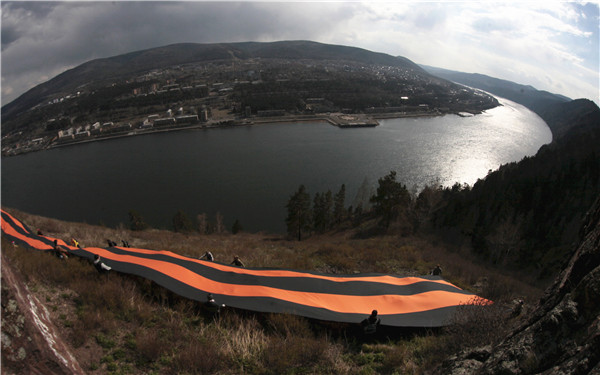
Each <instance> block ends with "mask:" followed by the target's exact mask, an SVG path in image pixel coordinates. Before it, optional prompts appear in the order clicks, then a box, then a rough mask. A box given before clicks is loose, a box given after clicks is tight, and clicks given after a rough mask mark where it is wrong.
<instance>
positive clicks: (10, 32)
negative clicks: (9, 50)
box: [2, 25, 19, 51]
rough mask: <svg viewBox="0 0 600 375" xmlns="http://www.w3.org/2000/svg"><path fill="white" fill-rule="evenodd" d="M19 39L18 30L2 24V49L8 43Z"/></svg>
mask: <svg viewBox="0 0 600 375" xmlns="http://www.w3.org/2000/svg"><path fill="white" fill-rule="evenodd" d="M18 39H19V32H18V31H17V29H16V28H14V27H13V26H10V25H6V26H5V25H2V51H4V48H6V47H7V46H8V45H9V44H11V43H12V42H14V41H16V40H18Z"/></svg>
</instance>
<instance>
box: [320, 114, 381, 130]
mask: <svg viewBox="0 0 600 375" xmlns="http://www.w3.org/2000/svg"><path fill="white" fill-rule="evenodd" d="M328 121H329V123H331V124H332V125H335V126H338V127H340V128H368V127H374V126H377V125H379V122H377V120H375V119H373V118H371V117H368V116H366V115H363V114H352V115H347V114H341V113H332V114H330V115H329V116H328Z"/></svg>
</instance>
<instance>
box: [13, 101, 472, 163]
mask: <svg viewBox="0 0 600 375" xmlns="http://www.w3.org/2000/svg"><path fill="white" fill-rule="evenodd" d="M471 113H472V114H473V115H476V114H480V113H481V111H477V112H475V113H473V112H471ZM449 114H454V115H457V116H460V114H459V113H455V112H440V111H439V110H433V111H426V112H418V113H415V112H408V113H407V112H389V113H372V114H348V115H346V114H342V113H327V114H316V115H288V116H276V117H254V118H250V119H249V118H245V119H233V118H231V119H228V118H224V119H221V120H210V121H208V122H206V123H197V124H191V125H181V126H169V127H164V128H151V129H133V130H130V131H126V132H120V133H112V134H108V135H104V136H103V135H99V136H94V137H89V138H87V139H80V140H73V141H63V142H59V143H50V144H48V145H46V146H42V147H40V148H37V149H28V150H23V151H22V152H16V153H14V154H3V155H2V157H10V156H17V155H23V154H27V153H30V152H37V151H44V150H51V149H55V148H61V147H68V146H74V145H81V144H86V143H92V142H101V141H107V140H111V139H118V138H126V137H134V136H140V135H147V134H160V133H168V132H173V131H182V130H202V129H218V128H228V127H240V126H255V125H263V124H275V123H289V122H304V121H307V122H326V123H328V124H330V125H332V126H337V127H339V128H340V129H351V128H363V127H377V126H379V122H378V121H377V120H385V119H394V118H419V117H438V116H445V115H449Z"/></svg>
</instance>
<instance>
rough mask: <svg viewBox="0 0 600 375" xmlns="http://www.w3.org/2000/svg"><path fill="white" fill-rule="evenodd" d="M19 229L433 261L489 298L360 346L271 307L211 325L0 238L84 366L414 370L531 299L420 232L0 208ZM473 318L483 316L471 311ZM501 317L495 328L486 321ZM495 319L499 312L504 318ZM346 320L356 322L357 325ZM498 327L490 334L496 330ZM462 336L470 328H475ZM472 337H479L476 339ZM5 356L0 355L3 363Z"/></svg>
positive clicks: (233, 249) (300, 264) (402, 268)
mask: <svg viewBox="0 0 600 375" xmlns="http://www.w3.org/2000/svg"><path fill="white" fill-rule="evenodd" d="M9 212H11V214H14V215H15V216H16V217H17V218H19V219H21V220H23V221H24V222H25V224H26V225H28V226H29V227H30V228H36V229H38V228H39V229H40V230H42V231H43V232H44V233H45V234H46V235H49V236H55V237H58V238H62V239H65V240H69V239H70V238H77V239H78V240H79V241H80V242H81V244H82V245H83V246H104V244H105V242H106V239H107V238H110V239H112V240H115V241H117V240H121V239H126V240H128V241H129V243H130V244H131V245H132V246H136V247H143V248H149V249H157V250H170V251H173V252H176V253H179V254H183V255H186V256H191V257H199V256H200V255H201V254H203V253H204V251H206V250H210V251H212V252H213V254H215V256H216V260H217V261H223V262H227V263H228V262H229V261H230V260H231V259H232V258H233V256H234V255H239V256H240V257H241V258H242V259H243V261H244V262H245V263H246V265H248V266H250V267H252V266H270V267H284V268H293V269H302V270H317V271H323V272H333V273H354V272H384V273H393V274H399V275H413V274H416V275H418V274H424V273H427V272H428V271H429V270H430V269H431V268H433V266H434V265H435V264H436V263H440V264H442V267H443V268H444V277H445V278H446V279H448V280H449V281H451V282H453V283H455V284H457V285H459V286H461V287H463V288H468V289H470V290H473V291H476V292H477V293H479V294H480V295H482V296H484V297H488V298H492V299H494V300H495V301H496V302H497V303H496V304H495V308H493V309H489V310H487V312H486V313H485V314H483V313H482V316H481V317H479V318H480V321H481V323H480V325H479V326H478V325H473V324H472V323H469V324H464V325H461V324H457V325H456V326H453V328H452V329H448V330H436V331H430V330H428V331H410V332H408V331H404V332H402V331H399V330H394V331H392V330H384V331H385V332H384V333H382V336H381V337H380V338H379V340H377V341H375V342H364V341H363V340H362V338H361V336H360V335H357V331H356V328H357V327H356V326H353V325H338V324H329V323H324V322H315V321H310V320H307V319H303V318H298V317H295V316H288V315H278V314H254V313H251V312H246V311H236V310H232V309H226V311H225V312H224V313H223V314H222V315H221V317H220V318H219V319H218V320H216V321H213V320H212V319H210V318H208V317H206V316H204V315H203V314H202V312H201V311H200V309H199V308H198V304H197V303H196V302H194V301H190V300H185V299H182V298H180V297H178V296H176V295H173V294H172V293H170V292H168V291H166V290H164V289H162V288H160V287H158V286H156V285H154V284H152V283H150V282H148V281H145V280H143V279H139V278H135V277H131V276H125V275H119V274H116V273H112V274H109V275H108V276H105V275H99V274H97V272H96V271H95V269H94V268H93V267H92V266H91V265H90V264H89V263H87V261H81V260H78V259H75V258H70V259H68V260H66V261H61V260H59V259H58V258H56V257H53V256H51V255H48V254H43V253H40V252H37V251H33V250H27V249H23V248H18V247H14V246H12V245H11V244H9V243H6V241H5V240H3V242H2V252H3V255H4V256H5V257H6V258H5V259H6V260H7V263H9V265H10V266H11V267H14V268H16V269H18V272H19V273H20V274H21V275H22V277H23V278H24V279H25V280H26V281H27V283H28V285H29V289H30V290H31V291H32V292H34V293H35V294H36V295H37V296H38V298H40V300H42V301H46V306H47V308H48V309H49V311H50V312H51V314H52V316H53V319H54V322H55V324H56V325H57V326H58V327H59V330H60V332H61V335H62V336H63V337H64V338H65V339H66V341H67V342H68V343H69V345H70V346H71V347H72V350H73V352H74V354H75V356H76V358H78V360H79V361H80V364H81V366H82V367H83V368H84V369H85V370H86V371H89V372H90V373H92V374H94V373H157V374H158V373H190V374H191V373H252V374H281V373H331V374H334V373H335V374H359V373H362V374H365V373H366V374H368V373H389V374H391V373H415V374H416V373H422V372H424V371H426V370H427V369H429V368H432V367H433V366H434V365H435V364H436V363H437V362H438V361H439V360H440V359H441V358H443V356H444V355H446V354H447V353H449V352H451V351H453V350H455V349H456V348H457V345H458V343H461V344H468V343H477V342H478V341H481V340H483V341H485V342H489V340H494V337H499V335H500V333H501V332H503V331H504V328H506V327H508V326H511V325H513V324H516V323H517V321H516V320H514V319H511V318H510V317H509V316H508V311H509V310H507V309H508V307H507V305H506V303H507V302H510V301H511V300H512V299H514V298H524V299H525V300H526V301H534V300H535V299H536V298H537V297H538V296H539V290H538V289H536V288H533V287H531V286H529V285H527V284H525V283H523V282H522V281H520V280H519V278H511V277H509V276H505V275H501V274H499V273H497V272H494V271H493V270H490V269H487V268H486V267H485V266H483V265H481V264H477V263H476V262H473V261H471V260H469V259H468V257H466V256H465V254H460V253H459V252H457V250H456V249H452V250H453V251H449V249H447V248H446V247H444V246H443V245H440V244H436V243H435V242H432V241H429V240H428V239H425V238H417V237H411V236H405V237H399V236H396V235H386V236H380V237H375V238H369V239H355V238H354V237H355V236H354V233H353V232H340V233H327V234H326V235H323V236H312V237H311V238H310V239H308V240H305V241H302V242H290V241H287V240H285V239H282V238H279V237H271V236H262V235H260V234H245V233H240V234H237V235H198V234H181V233H174V232H169V231H159V230H146V231H135V232H133V231H129V230H127V229H125V228H117V229H111V228H106V227H97V226H91V225H87V224H81V223H66V222H61V221H58V220H53V219H47V218H43V217H38V216H32V215H28V214H25V213H22V212H16V211H13V210H9ZM484 316H485V318H486V319H481V318H483V317H484ZM498 319H502V321H503V322H506V323H505V324H498ZM505 319H506V320H505ZM357 323H358V322H357ZM498 328H499V329H500V330H498ZM474 332H479V334H477V335H475V334H474ZM482 334H483V336H482ZM5 363H7V362H5V361H3V364H5Z"/></svg>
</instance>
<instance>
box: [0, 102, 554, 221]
mask: <svg viewBox="0 0 600 375" xmlns="http://www.w3.org/2000/svg"><path fill="white" fill-rule="evenodd" d="M498 99H499V100H500V102H501V103H502V104H503V105H502V106H500V107H497V108H494V109H491V110H488V111H486V112H485V113H483V114H480V115H477V116H472V117H460V116H456V115H446V116H441V117H428V118H399V119H388V120H381V121H380V125H379V126H378V127H375V128H358V129H340V128H337V127H335V126H332V125H330V124H328V123H326V122H307V123H272V124H264V125H255V126H246V127H236V128H218V129H197V130H183V131H178V132H171V133H162V134H149V135H143V136H134V137H126V138H119V139H113V140H109V141H102V142H94V143H87V144H80V145H74V146H69V147H62V148H57V149H52V150H47V151H42V152H35V153H30V154H25V155H19V156H14V157H9V158H2V197H1V199H2V205H3V206H4V207H11V208H17V209H20V210H22V211H26V212H29V213H32V214H39V215H43V216H48V217H54V218H58V219H62V220H68V221H80V222H87V223H90V224H104V225H108V226H116V225H118V224H119V223H123V224H125V225H128V220H129V219H128V212H129V210H131V209H135V210H137V211H138V212H140V213H141V215H142V216H143V217H144V219H145V220H146V222H148V223H150V224H151V225H153V226H156V227H162V228H170V227H171V220H172V217H173V216H174V215H175V213H176V212H177V211H178V210H183V211H184V212H186V213H187V214H188V216H190V217H191V218H195V217H196V215H197V214H200V213H206V214H207V215H208V219H209V220H210V221H213V222H214V220H215V215H216V213H217V212H219V213H220V214H221V215H222V216H223V218H224V222H225V225H226V227H227V228H228V229H231V225H232V223H233V222H234V220H236V219H238V220H239V221H240V223H241V225H242V227H243V228H244V230H247V231H251V232H257V231H265V232H270V233H284V232H285V216H286V208H285V205H286V203H287V200H288V199H289V197H290V196H291V195H292V194H293V193H294V192H295V191H296V190H297V189H298V187H299V185H300V184H304V185H305V186H306V187H307V190H308V192H309V193H310V194H311V197H312V196H313V195H314V194H315V193H316V192H325V191H327V190H328V189H330V190H331V191H332V193H334V194H335V193H336V192H337V191H338V190H339V188H340V186H341V185H342V184H345V185H346V203H347V206H348V205H352V204H356V203H357V201H356V199H357V195H360V193H361V192H363V193H364V190H365V189H363V188H361V186H362V185H364V182H365V181H366V182H367V185H368V186H369V187H370V189H371V191H374V190H375V188H376V185H377V179H378V178H380V177H383V176H384V175H386V174H388V173H389V172H390V171H392V170H394V171H396V172H397V177H398V180H399V181H400V182H402V183H404V184H406V185H407V187H408V188H409V189H412V190H415V191H418V190H420V189H421V188H422V187H423V186H425V185H427V184H442V185H445V186H450V185H453V184H454V183H456V182H459V183H468V184H470V185H472V184H473V183H475V182H476V181H477V179H478V178H483V177H485V176H486V174H487V173H488V171H489V170H495V169H497V168H498V167H499V166H500V165H502V164H505V163H508V162H512V161H518V160H521V159H522V158H523V157H525V156H530V155H534V154H535V153H536V152H537V150H538V149H539V148H540V147H541V146H542V145H544V144H547V143H549V142H550V141H551V140H552V135H551V133H550V129H549V128H548V126H547V125H546V123H545V122H544V121H543V120H542V119H541V118H539V117H538V116H537V115H536V114H535V113H533V112H531V111H529V110H528V109H527V108H525V107H523V106H521V105H519V104H517V103H514V102H511V101H508V100H506V99H502V98H498Z"/></svg>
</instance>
